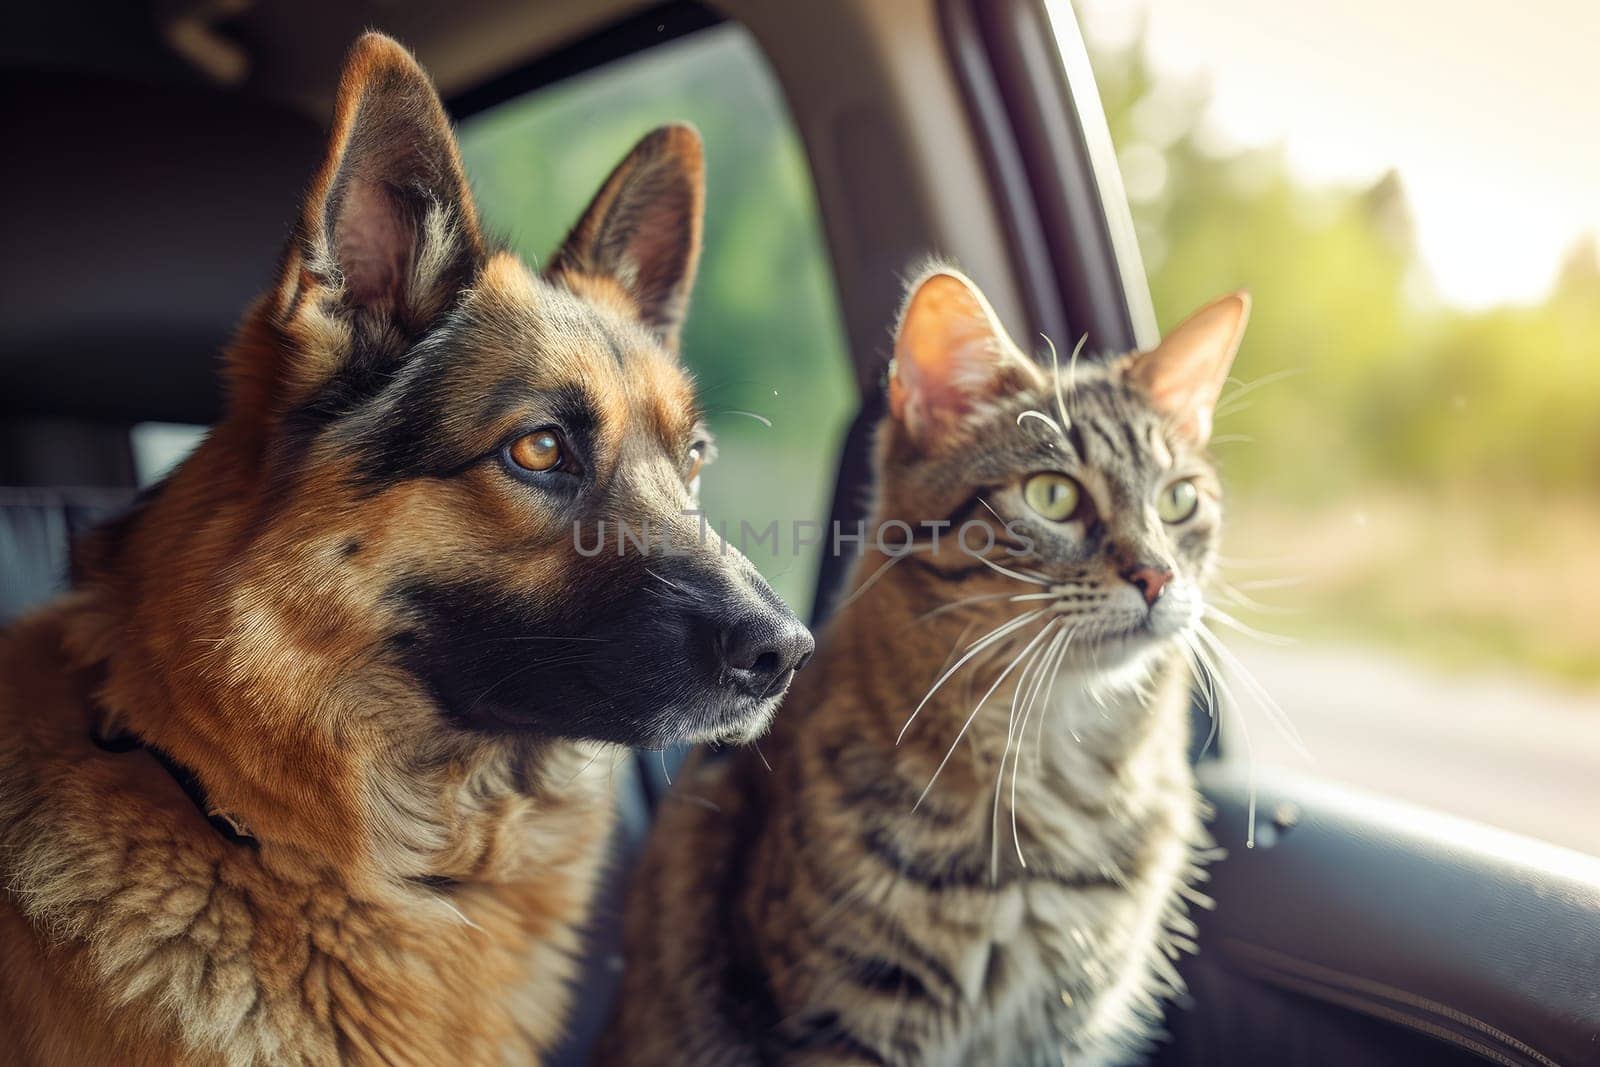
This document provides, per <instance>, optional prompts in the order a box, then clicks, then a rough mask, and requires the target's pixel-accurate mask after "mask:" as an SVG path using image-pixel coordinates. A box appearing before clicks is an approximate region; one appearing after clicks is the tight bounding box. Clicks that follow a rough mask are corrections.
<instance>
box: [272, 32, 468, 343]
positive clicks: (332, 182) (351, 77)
mask: <svg viewBox="0 0 1600 1067" xmlns="http://www.w3.org/2000/svg"><path fill="white" fill-rule="evenodd" d="M483 255H484V245H483V239H482V236H481V235H480V233H479V230H478V215H477V210H476V208H475V207H474V205H473V202H472V196H471V193H470V192H469V190H468V187H467V179H466V174H465V172H464V171H463V169H462V166H461V155H460V152H459V151H458V149H457V147H456V140H455V136H454V134H453V133H452V132H451V129H450V120H449V118H448V117H447V116H446V115H445V111H444V106H443V105H442V104H441V103H440V102H439V95H438V93H436V92H435V91H434V88H433V84H432V82H430V81H429V80H428V75H427V74H426V73H425V72H424V71H423V69H422V68H421V67H420V66H419V65H418V64H417V61H416V60H415V59H413V58H412V56H411V53H410V52H408V51H406V49H405V48H404V47H402V46H401V45H400V44H399V43H397V42H396V41H394V40H393V39H391V38H389V37H385V36H384V35H383V34H381V33H367V34H364V35H362V37H361V38H360V39H359V40H357V41H356V43H355V45H354V46H353V47H352V48H351V50H350V57H349V59H348V61H347V62H346V64H345V69H344V74H343V76H342V77H341V78H340V81H339V92H338V99H337V102H336V104H335V109H334V120H333V132H332V136H331V138H330V140H329V144H328V154H327V157H326V159H325V160H324V162H323V165H322V169H321V170H320V171H318V173H317V177H316V179H315V180H314V181H313V182H312V185H311V189H310V191H309V192H308V193H307V195H306V200H305V205H304V208H303V210H302V214H301V218H300V222H299V228H298V230H297V231H296V239H295V243H294V246H292V247H291V255H290V258H289V263H288V265H287V267H288V269H286V270H285V274H284V278H283V280H282V283H281V287H282V289H283V290H284V292H282V293H281V294H280V295H281V296H283V297H284V299H285V304H284V306H285V307H286V308H287V307H291V306H292V304H293V297H294V296H295V295H296V294H297V293H298V292H299V291H301V290H303V288H304V286H305V283H306V282H308V281H314V282H316V283H320V285H321V286H323V287H325V288H326V289H327V290H328V291H329V292H331V293H336V294H337V296H338V299H339V301H340V303H341V304H342V305H343V307H344V308H345V309H346V310H349V311H354V312H357V313H360V314H363V315H367V316H371V317H375V318H377V319H378V320H380V322H381V323H382V324H384V325H394V326H397V327H398V328H399V332H400V333H401V334H402V335H414V334H415V333H417V332H419V331H420V330H421V329H422V328H424V327H425V326H426V325H427V324H428V322H429V321H431V320H432V319H433V318H434V317H435V316H436V315H437V314H438V313H439V312H440V311H442V310H443V309H444V308H445V307H446V306H447V305H448V304H449V302H450V301H451V300H452V299H453V297H454V296H455V295H456V293H458V292H459V291H460V289H461V288H462V287H464V286H465V285H466V284H468V283H469V282H470V280H471V276H472V274H473V273H474V271H475V269H476V267H477V266H478V265H479V264H481V262H482V259H483ZM302 272H304V273H305V274H308V275H309V276H310V277H309V278H305V277H302Z"/></svg>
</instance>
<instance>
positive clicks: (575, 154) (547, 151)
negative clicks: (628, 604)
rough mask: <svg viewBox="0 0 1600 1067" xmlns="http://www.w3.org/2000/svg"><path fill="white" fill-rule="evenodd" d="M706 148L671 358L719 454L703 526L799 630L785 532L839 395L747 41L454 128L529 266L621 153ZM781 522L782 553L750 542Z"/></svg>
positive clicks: (843, 366) (807, 510)
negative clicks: (687, 370) (683, 313)
mask: <svg viewBox="0 0 1600 1067" xmlns="http://www.w3.org/2000/svg"><path fill="white" fill-rule="evenodd" d="M685 121H687V122H692V123H693V124H694V125H695V126H697V127H698V128H699V130H700V132H701V135H702V136H703V137H704V139H705V146H706V186H707V206H706V223H705V245H704V249H703V252H702V255H701V260H700V275H699V280H698V282H697V284H696V286H695V291H694V298H693V301H692V303H691V306H690V313H689V320H688V324H687V327H686V329H685V332H684V337H683V353H684V359H685V360H686V361H687V362H688V364H689V366H690V367H691V368H692V369H693V371H694V373H695V377H696V379H697V380H698V382H699V388H700V396H701V401H702V403H703V404H704V406H705V407H706V410H707V412H708V413H709V421H710V424H711V428H712V430H713V432H714V433H715V434H716V436H717V440H718V458H717V461H716V463H715V464H714V465H713V466H711V467H709V468H707V470H706V473H705V476H704V479H703V482H702V494H701V495H702V503H703V506H704V508H705V511H706V514H707V521H708V522H709V523H710V524H712V525H713V526H714V527H716V528H725V529H726V530H727V531H728V537H729V539H730V540H733V541H734V542H735V543H736V544H738V543H739V537H738V535H739V533H740V531H741V529H742V527H741V523H743V524H747V526H746V527H744V528H746V529H748V531H749V536H747V537H745V538H743V540H744V547H745V548H746V551H747V554H748V555H749V556H750V557H751V560H752V561H753V562H754V563H755V564H756V566H757V567H758V568H759V569H760V570H761V571H762V572H763V574H765V576H766V577H767V579H768V580H769V581H770V582H771V583H772V585H773V587H774V588H775V589H776V590H777V591H778V592H779V593H780V594H781V595H782V596H783V597H784V598H785V599H786V600H787V601H788V602H789V603H790V605H791V606H792V607H794V608H795V610H797V611H798V612H800V614H801V615H804V614H805V613H806V611H807V609H808V608H809V606H810V604H811V598H812V591H813V583H814V580H815V575H816V567H817V563H818V560H819V558H820V557H819V556H818V553H817V550H816V549H815V548H804V547H798V546H797V545H796V541H797V540H799V539H801V538H796V537H795V536H793V531H794V529H795V527H794V524H795V523H796V522H800V523H807V522H815V523H818V524H820V523H822V522H824V521H825V520H826V519H827V516H828V505H829V497H830V494H831V492H832V488H833V476H834V472H835V463H836V453H837V448H838V444H839V442H840V439H841V437H842V435H843V432H844V428H845V426H846V423H847V422H848V419H849V417H850V416H851V415H852V414H853V413H854V409H855V399H854V385H853V383H852V378H851V374H850V370H849V363H848V361H847V359H846V356H845V347H844V334H843V329H842V325H841V321H840V317H839V311H838V307H837V305H836V302H835V296H834V290H833V282H832V276H831V274H830V268H829V265H828V259H827V254H826V250H825V246H824V242H823V235H822V230H821V223H820V221H819V218H818V214H817V208H816V203H815V200H814V196H813V192H812V187H811V178H810V171H809V169H808V167H807V165H806V159H805V153H804V151H803V149H802V147H801V144H800V140H799V137H798V136H797V135H796V133H795V130H794V128H793V125H792V123H791V122H790V119H789V116H788V114H787V112H786V110H785V108H784V105H783V101H782V97H781V95H780V91H779V89H778V86H777V84H776V82H775V81H774V79H773V76H772V73H771V72H770V70H769V69H768V68H767V66H766V63H765V60H764V59H763V58H762V56H761V54H760V52H759V50H758V48H757V46H756V45H755V43H754V41H753V40H752V38H751V37H750V36H749V34H748V33H747V32H746V31H745V30H743V29H742V28H740V27H738V26H734V25H726V26H719V27H716V28H714V29H710V30H706V31H702V32H700V33H697V34H694V35H692V36H690V37H687V38H683V39H681V40H678V41H675V42H672V43H669V44H664V45H661V46H658V47H655V48H652V49H650V50H649V51H647V52H644V53H641V54H639V55H636V56H633V57H630V58H628V59H624V60H620V61H617V62H614V63H611V64H608V65H606V66H604V67H601V68H599V69H596V70H594V71H591V72H589V73H586V74H584V75H581V76H578V77H575V78H571V79H567V80H565V81H562V82H559V83H557V84H555V85H552V86H549V87H547V88H544V89H540V90H538V91H535V92H532V93H529V94H527V95H525V96H521V97H518V98H515V99H513V100H510V101H508V102H506V103H503V104H500V105H498V106H496V107H494V108H492V109H490V110H488V111H485V112H481V113H479V114H477V115H474V116H472V117H471V118H468V119H467V120H466V121H464V122H463V123H461V125H460V129H459V134H460V138H461V148H462V154H463V156H464V158H465V160H466V165H467V171H468V173H469V174H470V176H471V178H472V181H473V188H474V190H475V192H476V194H477V196H478V202H479V207H480V209H481V211H482V214H483V216H484V220H485V223H486V224H487V226H488V227H489V228H490V229H491V230H494V231H497V232H499V233H500V234H501V235H503V236H504V237H505V238H506V239H507V240H509V242H510V244H511V246H512V247H513V248H514V249H515V250H516V251H517V252H519V253H520V254H522V255H523V256H524V257H525V258H526V259H527V260H528V261H529V262H530V263H537V262H538V261H539V260H540V259H541V258H542V257H544V256H547V255H549V254H550V253H552V252H553V251H554V250H555V248H556V246H557V245H558V244H559V243H560V241H561V238H562V236H563V235H564V233H565V231H566V229H567V227H569V226H571V225H572V223H573V222H574V221H576V219H577V217H578V214H579V213H580V212H581V211H582V210H583V207H584V206H585V204H587V202H588V200H589V198H590V196H592V195H593V193H594V190H595V189H596V188H597V187H598V185H599V183H600V181H601V180H602V179H603V178H604V177H605V175H606V174H607V173H608V172H609V171H610V169H611V168H612V167H613V166H615V165H616V163H617V162H618V161H619V160H621V159H622V157H623V156H624V155H625V154H626V153H627V151H628V149H629V148H630V147H631V146H632V145H633V143H634V142H635V141H636V140H638V138H639V137H640V136H642V135H643V134H644V133H646V132H647V131H649V130H650V129H652V128H653V127H655V126H657V125H660V124H662V123H666V122H685ZM774 520H778V521H779V522H780V524H781V528H782V529H781V533H782V537H781V539H780V540H779V542H778V544H777V547H776V548H775V549H774V548H771V547H769V546H771V544H772V541H771V540H770V539H768V540H765V541H762V542H761V544H760V545H757V544H756V543H755V538H756V537H758V536H761V535H764V534H766V532H767V530H768V527H769V525H770V524H771V523H772V522H773V521H774Z"/></svg>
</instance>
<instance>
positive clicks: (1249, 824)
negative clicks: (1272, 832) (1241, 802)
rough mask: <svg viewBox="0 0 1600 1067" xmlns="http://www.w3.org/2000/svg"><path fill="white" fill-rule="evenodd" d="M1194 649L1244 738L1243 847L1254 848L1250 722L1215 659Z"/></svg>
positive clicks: (1253, 751)
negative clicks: (1244, 798)
mask: <svg viewBox="0 0 1600 1067" xmlns="http://www.w3.org/2000/svg"><path fill="white" fill-rule="evenodd" d="M1195 632H1196V633H1204V632H1205V631H1203V630H1196V631H1195ZM1194 650H1195V652H1196V653H1197V654H1199V655H1200V656H1201V658H1202V659H1203V661H1204V662H1205V664H1206V666H1207V668H1208V669H1209V670H1210V672H1211V677H1212V680H1213V681H1215V682H1216V684H1217V685H1218V686H1220V687H1221V688H1222V695H1223V696H1224V697H1225V698H1227V701H1228V703H1229V704H1232V705H1233V708H1234V715H1233V719H1232V721H1233V722H1236V723H1238V724H1239V736H1240V737H1241V738H1242V739H1243V740H1244V759H1245V792H1246V794H1247V800H1246V803H1245V829H1244V847H1245V848H1255V847H1256V749H1255V745H1253V744H1252V743H1251V741H1250V724H1249V723H1248V722H1246V721H1245V716H1244V709H1243V707H1242V706H1241V705H1240V704H1239V700H1238V698H1237V697H1235V696H1234V695H1233V690H1232V689H1231V688H1230V687H1229V685H1228V682H1227V680H1226V679H1225V678H1224V677H1223V675H1222V671H1221V670H1220V669H1218V667H1217V664H1216V661H1215V660H1213V659H1212V658H1211V657H1210V656H1208V655H1206V653H1205V650H1204V649H1202V648H1201V646H1200V645H1198V644H1197V645H1195V646H1194Z"/></svg>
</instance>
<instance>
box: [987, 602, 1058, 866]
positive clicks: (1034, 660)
mask: <svg viewBox="0 0 1600 1067" xmlns="http://www.w3.org/2000/svg"><path fill="white" fill-rule="evenodd" d="M1058 621H1059V620H1057V619H1051V620H1050V621H1049V622H1047V623H1045V624H1044V629H1042V630H1040V631H1039V634H1038V637H1036V638H1035V639H1034V642H1031V643H1030V645H1029V647H1030V648H1031V647H1032V645H1033V644H1034V643H1037V641H1038V640H1039V638H1042V637H1044V636H1045V635H1046V634H1048V633H1049V632H1050V628H1051V627H1053V626H1055V625H1056V623H1057V622H1058ZM1057 636H1059V634H1058V635H1057ZM1051 647H1052V645H1051V644H1046V645H1044V646H1043V647H1041V648H1040V649H1039V650H1038V651H1037V652H1034V653H1033V655H1032V656H1031V657H1029V659H1028V662H1027V665H1026V666H1024V667H1023V668H1022V673H1021V674H1019V675H1017V683H1016V686H1015V687H1014V688H1013V689H1012V693H1011V718H1010V721H1009V722H1007V723H1006V747H1005V750H1004V751H1003V752H1001V753H1000V767H999V769H998V770H997V771H996V772H995V776H994V808H993V810H992V811H991V813H990V815H989V877H990V879H991V880H993V879H997V878H998V877H999V874H1000V783H1001V782H1002V781H1004V780H1005V775H1006V757H1007V756H1009V755H1010V754H1011V748H1012V739H1013V738H1015V739H1016V751H1017V755H1016V759H1015V760H1013V761H1012V765H1013V766H1015V764H1016V760H1020V759H1021V758H1022V736H1021V733H1020V732H1019V731H1018V730H1017V697H1018V696H1019V695H1021V693H1022V692H1023V689H1024V687H1025V686H1026V685H1027V683H1028V672H1029V671H1031V670H1033V669H1034V668H1035V667H1036V666H1037V665H1039V663H1040V662H1041V660H1042V658H1043V657H1045V655H1046V654H1047V653H1048V652H1049V650H1050V648H1051ZM1024 652H1026V649H1025V650H1024ZM1035 679H1037V674H1035ZM980 704H981V701H980ZM1024 725H1026V719H1024ZM1016 802H1017V797H1016V793H1015V792H1013V793H1012V795H1011V805H1012V807H1011V826H1012V833H1013V834H1015V832H1016V821H1017V809H1016ZM1018 854H1019V855H1020V850H1019V853H1018ZM1022 865H1023V866H1024V867H1026V866H1027V865H1028V864H1027V862H1026V861H1024V862H1023V864H1022Z"/></svg>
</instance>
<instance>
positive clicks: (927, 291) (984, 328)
mask: <svg viewBox="0 0 1600 1067" xmlns="http://www.w3.org/2000/svg"><path fill="white" fill-rule="evenodd" d="M1031 370H1032V366H1031V364H1030V363H1029V361H1028V359H1027V357H1025V356H1023V355H1022V353H1021V352H1020V351H1019V350H1018V349H1017V346H1016V345H1015V344H1014V343H1013V342H1012V340H1011V338H1010V337H1009V336H1008V335H1007V334H1006V331H1005V327H1003V326H1001V325H1000V319H999V317H998V316H997V315H996V314H995V311H994V308H993V307H991V306H990V305H989V301H988V300H986V299H985V298H984V295H983V293H982V292H980V291H979V289H978V287H977V286H976V285H974V284H973V283H972V281H971V280H970V279H968V278H967V277H965V276H964V275H962V274H960V273H958V272H956V271H953V270H949V269H946V268H940V269H937V270H935V271H934V272H933V273H931V274H928V275H927V276H925V277H924V278H922V279H921V280H920V281H919V282H917V283H915V284H914V286H913V288H912V290H911V296H910V298H909V299H907V301H906V305H905V309H904V310H903V311H902V312H901V313H900V324H899V326H898V327H897V328H896V331H895V340H894V363H893V365H892V369H891V373H890V376H889V410H890V412H891V413H892V414H893V415H894V417H895V419H896V420H897V421H899V423H900V424H901V425H902V426H904V427H905V428H906V430H907V432H908V433H909V434H910V435H911V438H912V440H914V441H916V442H918V443H919V444H921V445H923V446H927V445H929V444H930V443H936V442H939V441H943V440H959V439H962V438H964V437H965V436H966V435H965V433H964V432H963V431H964V429H965V428H967V427H969V426H971V425H973V424H974V423H975V422H977V421H978V419H976V418H975V416H978V415H981V414H982V413H983V411H984V410H985V409H986V408H987V407H989V406H991V405H992V404H993V402H994V401H995V400H996V399H998V398H999V397H1001V396H1003V395H1006V394H1007V393H1009V392H1011V391H1013V390H1014V389H1016V388H1018V387H1019V386H1020V385H1022V384H1023V383H1025V382H1026V381H1027V380H1028V379H1029V377H1030V371H1031Z"/></svg>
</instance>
